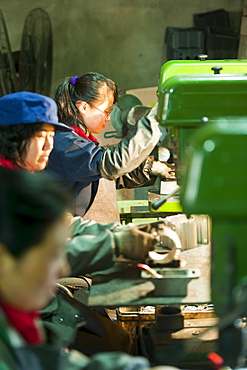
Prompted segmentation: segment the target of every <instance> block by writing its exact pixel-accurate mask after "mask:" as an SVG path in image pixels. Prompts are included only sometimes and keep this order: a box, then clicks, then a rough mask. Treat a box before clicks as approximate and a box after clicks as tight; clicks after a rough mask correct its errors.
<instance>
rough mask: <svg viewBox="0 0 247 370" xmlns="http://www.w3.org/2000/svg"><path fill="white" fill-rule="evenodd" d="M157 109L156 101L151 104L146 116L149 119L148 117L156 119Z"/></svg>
mask: <svg viewBox="0 0 247 370" xmlns="http://www.w3.org/2000/svg"><path fill="white" fill-rule="evenodd" d="M157 110H158V102H157V103H156V104H155V105H154V106H153V108H152V109H151V110H150V112H149V113H148V114H147V118H148V119H149V120H150V119H154V120H155V121H157V120H156V116H157Z"/></svg>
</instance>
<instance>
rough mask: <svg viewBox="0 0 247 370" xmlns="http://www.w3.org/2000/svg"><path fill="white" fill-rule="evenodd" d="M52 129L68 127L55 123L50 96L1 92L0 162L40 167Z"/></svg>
mask: <svg viewBox="0 0 247 370" xmlns="http://www.w3.org/2000/svg"><path fill="white" fill-rule="evenodd" d="M56 130H62V131H71V130H72V129H71V128H70V127H68V126H66V125H64V124H62V123H59V122H58V116H57V107H56V103H55V102H54V100H53V99H51V98H49V97H47V96H44V95H40V94H36V93H31V92H28V91H21V92H17V93H14V94H8V95H4V96H3V97H1V99H0V148H1V151H0V165H2V166H4V167H9V168H16V169H17V168H24V169H26V170H27V171H41V170H43V169H44V168H45V167H46V165H47V162H48V159H49V156H50V153H51V151H52V148H53V141H54V135H55V131H56Z"/></svg>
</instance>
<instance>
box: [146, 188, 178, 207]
mask: <svg viewBox="0 0 247 370" xmlns="http://www.w3.org/2000/svg"><path fill="white" fill-rule="evenodd" d="M181 189H182V186H179V187H178V188H177V189H175V190H173V191H172V192H171V193H170V194H167V195H166V196H165V197H164V198H161V199H159V200H156V202H154V203H153V204H152V205H151V208H153V209H154V210H155V211H156V210H157V209H159V208H160V207H161V206H162V205H163V204H164V203H165V202H166V201H167V200H168V199H169V198H171V197H173V195H175V194H177V193H178V192H180V190H181Z"/></svg>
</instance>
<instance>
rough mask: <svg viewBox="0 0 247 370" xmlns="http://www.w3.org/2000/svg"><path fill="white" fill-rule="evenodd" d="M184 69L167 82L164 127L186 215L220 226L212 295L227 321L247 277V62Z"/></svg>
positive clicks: (214, 236) (163, 85) (161, 105)
mask: <svg viewBox="0 0 247 370" xmlns="http://www.w3.org/2000/svg"><path fill="white" fill-rule="evenodd" d="M177 62H178V61H174V64H175V65H176V68H175V67H174V75H172V74H171V75H170V77H167V74H166V76H165V77H164V76H162V77H161V79H160V82H159V88H158V99H159V101H158V113H157V120H158V121H159V122H160V124H161V125H163V126H166V127H167V128H168V133H169V134H168V147H169V148H170V149H171V152H172V153H173V156H174V161H175V165H176V174H177V180H178V183H179V184H180V185H182V191H181V196H180V202H181V205H182V210H183V212H184V213H186V214H187V215H191V214H207V215H209V216H210V217H211V220H212V231H211V240H212V264H211V271H212V276H211V291H212V301H213V303H214V305H215V312H216V314H217V315H219V316H221V315H223V314H225V313H227V312H229V311H230V310H231V309H232V307H233V302H234V293H233V292H234V289H235V287H236V286H237V285H240V284H241V281H242V279H243V278H244V277H245V275H246V274H247V271H246V267H245V265H246V262H247V257H245V255H246V251H245V249H246V240H247V74H246V73H247V61H239V62H236V61H228V62H226V61H210V62H209V61H208V62H206V61H205V62H200V61H198V62H197V64H196V65H198V66H199V65H200V68H201V70H200V68H199V67H198V68H196V73H195V70H194V64H195V63H194V62H192V63H191V64H192V72H191V73H190V72H189V64H190V63H189V62H187V63H184V62H185V61H182V63H181V70H183V68H184V66H185V65H186V71H187V72H186V73H185V72H184V70H183V72H182V73H179V71H180V69H179V68H178V67H177ZM223 63H224V64H223ZM169 64H171V63H169ZM204 66H206V67H204ZM236 66H238V68H236ZM209 67H210V71H209ZM214 67H216V68H214ZM204 68H205V69H204ZM211 68H213V70H211ZM162 71H163V72H162V73H165V72H164V71H166V68H165V67H163V69H162ZM175 71H176V72H175ZM245 72H246V73H245Z"/></svg>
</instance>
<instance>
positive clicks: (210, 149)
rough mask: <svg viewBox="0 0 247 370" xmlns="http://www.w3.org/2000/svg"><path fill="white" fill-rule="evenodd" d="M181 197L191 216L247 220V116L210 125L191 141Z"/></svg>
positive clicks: (218, 121) (224, 119)
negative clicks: (245, 218) (202, 215)
mask: <svg viewBox="0 0 247 370" xmlns="http://www.w3.org/2000/svg"><path fill="white" fill-rule="evenodd" d="M183 189H184V190H183V191H182V193H181V196H180V200H181V203H182V207H183V210H184V211H185V212H186V213H187V214H197V213H202V214H208V215H209V216H211V217H214V218H215V217H217V218H235V219H241V218H243V217H247V115H246V116H245V117H229V118H228V117H225V118H219V119H217V120H216V121H213V122H210V123H208V124H206V125H205V126H204V127H202V128H200V129H199V130H198V131H197V133H196V134H195V135H194V136H193V137H192V138H191V142H190V155H188V164H187V170H186V174H185V176H184V181H183Z"/></svg>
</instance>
